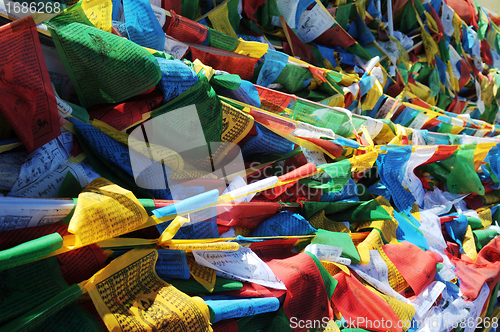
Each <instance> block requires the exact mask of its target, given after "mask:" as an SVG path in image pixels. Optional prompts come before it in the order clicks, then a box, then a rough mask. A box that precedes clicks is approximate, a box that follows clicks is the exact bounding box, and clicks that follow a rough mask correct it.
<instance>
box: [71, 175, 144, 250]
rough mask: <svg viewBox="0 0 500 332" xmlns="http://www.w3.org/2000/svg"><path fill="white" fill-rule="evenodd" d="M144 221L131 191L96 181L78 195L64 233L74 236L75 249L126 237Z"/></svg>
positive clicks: (101, 179) (102, 180)
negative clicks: (116, 237) (126, 234)
mask: <svg viewBox="0 0 500 332" xmlns="http://www.w3.org/2000/svg"><path fill="white" fill-rule="evenodd" d="M147 219H148V214H147V212H146V210H145V209H144V207H143V206H142V205H141V203H139V201H138V200H137V198H136V197H135V196H134V194H133V193H132V192H131V191H128V190H126V189H123V188H121V187H120V186H117V185H116V184H114V183H111V182H110V181H108V180H106V179H105V178H97V179H95V180H94V181H92V182H91V183H90V184H89V185H88V186H87V187H85V189H83V191H82V192H81V193H80V195H78V202H77V204H76V208H75V212H74V214H73V217H72V218H71V220H70V222H69V226H68V231H69V232H70V233H72V234H74V235H75V246H76V247H81V246H84V245H87V244H91V243H95V242H98V241H102V240H106V239H110V238H112V237H115V236H118V235H122V234H125V233H128V232H130V231H132V230H134V229H135V228H137V227H138V226H140V225H141V224H143V223H145V222H146V220H147Z"/></svg>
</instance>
